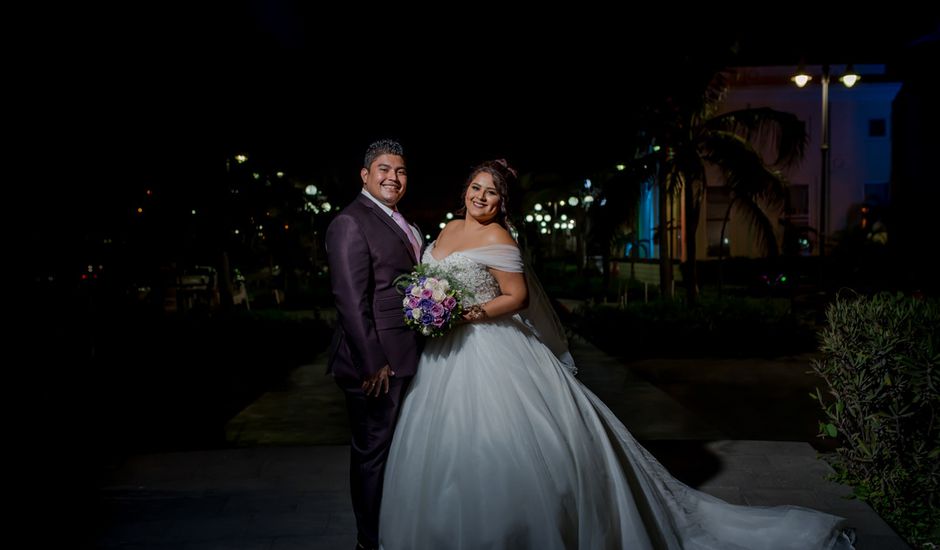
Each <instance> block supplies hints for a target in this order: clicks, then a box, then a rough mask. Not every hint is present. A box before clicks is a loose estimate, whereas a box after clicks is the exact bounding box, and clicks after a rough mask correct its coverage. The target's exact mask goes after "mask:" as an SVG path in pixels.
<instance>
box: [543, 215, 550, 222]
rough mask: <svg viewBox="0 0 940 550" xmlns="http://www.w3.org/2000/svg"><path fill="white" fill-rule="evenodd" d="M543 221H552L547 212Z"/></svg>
mask: <svg viewBox="0 0 940 550" xmlns="http://www.w3.org/2000/svg"><path fill="white" fill-rule="evenodd" d="M545 221H547V222H550V221H552V217H551V216H549V215H548V214H545Z"/></svg>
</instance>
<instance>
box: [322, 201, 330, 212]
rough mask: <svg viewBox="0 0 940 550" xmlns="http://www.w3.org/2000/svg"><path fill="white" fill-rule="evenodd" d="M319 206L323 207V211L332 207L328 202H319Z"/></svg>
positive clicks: (327, 210)
mask: <svg viewBox="0 0 940 550" xmlns="http://www.w3.org/2000/svg"><path fill="white" fill-rule="evenodd" d="M320 207H321V208H323V211H324V212H329V211H330V210H332V209H333V205H332V204H330V203H328V202H325V203H323V204H321V205H320Z"/></svg>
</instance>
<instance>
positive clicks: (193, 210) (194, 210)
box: [190, 208, 196, 216]
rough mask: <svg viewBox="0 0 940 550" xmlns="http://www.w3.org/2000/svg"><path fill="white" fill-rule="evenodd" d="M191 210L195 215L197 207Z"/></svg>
mask: <svg viewBox="0 0 940 550" xmlns="http://www.w3.org/2000/svg"><path fill="white" fill-rule="evenodd" d="M190 212H192V214H193V216H195V215H196V209H195V208H194V209H192V210H190Z"/></svg>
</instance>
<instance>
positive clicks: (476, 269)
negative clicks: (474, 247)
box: [422, 243, 501, 307]
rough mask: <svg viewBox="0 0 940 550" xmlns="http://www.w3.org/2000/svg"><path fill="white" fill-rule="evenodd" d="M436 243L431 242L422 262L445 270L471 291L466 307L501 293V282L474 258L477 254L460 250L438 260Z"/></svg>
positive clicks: (465, 300) (486, 300)
mask: <svg viewBox="0 0 940 550" xmlns="http://www.w3.org/2000/svg"><path fill="white" fill-rule="evenodd" d="M434 244H435V243H431V244H430V245H429V246H428V247H427V249H426V250H425V251H424V256H423V257H422V262H423V263H426V264H428V265H431V266H434V267H435V268H438V269H440V270H442V271H444V272H445V273H447V274H448V275H450V276H451V277H453V278H454V279H455V281H456V282H457V283H459V284H460V286H461V287H462V288H463V289H465V290H466V291H467V292H468V293H469V295H468V296H467V297H466V298H465V299H464V303H463V304H464V307H466V306H472V305H474V304H482V303H485V302H488V301H490V300H492V299H493V298H495V297H497V296H499V295H500V294H501V293H500V290H499V283H497V282H496V279H495V278H494V277H493V275H492V274H491V273H490V272H489V271H488V270H487V266H486V265H485V264H483V263H480V262H479V261H477V260H478V259H479V258H477V259H474V258H475V257H476V256H477V255H476V254H468V253H467V252H469V251H458V252H452V253H451V254H450V255H448V256H447V257H445V258H443V259H441V260H438V259H436V258H435V257H434V256H433V255H432V254H431V252H432V251H433V250H434Z"/></svg>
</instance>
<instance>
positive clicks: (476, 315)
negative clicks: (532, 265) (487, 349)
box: [464, 269, 529, 321]
mask: <svg viewBox="0 0 940 550" xmlns="http://www.w3.org/2000/svg"><path fill="white" fill-rule="evenodd" d="M489 272H490V273H492V274H493V277H494V278H495V279H496V282H497V283H499V290H500V292H502V294H500V295H499V296H497V297H495V298H493V299H492V300H490V301H489V302H486V303H484V304H480V306H479V307H480V309H479V310H476V311H475V310H474V308H476V307H477V306H473V307H471V308H470V311H468V312H467V313H466V314H464V319H466V320H468V321H480V320H483V319H486V318H488V317H501V316H503V315H512V314H513V313H516V312H517V311H519V310H522V309H525V308H526V307H527V306H528V305H529V291H528V288H527V287H526V284H525V274H524V273H512V272H509V271H500V270H498V269H490V270H489Z"/></svg>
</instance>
